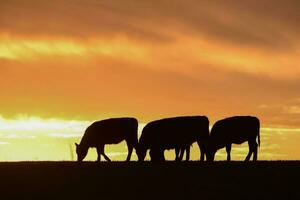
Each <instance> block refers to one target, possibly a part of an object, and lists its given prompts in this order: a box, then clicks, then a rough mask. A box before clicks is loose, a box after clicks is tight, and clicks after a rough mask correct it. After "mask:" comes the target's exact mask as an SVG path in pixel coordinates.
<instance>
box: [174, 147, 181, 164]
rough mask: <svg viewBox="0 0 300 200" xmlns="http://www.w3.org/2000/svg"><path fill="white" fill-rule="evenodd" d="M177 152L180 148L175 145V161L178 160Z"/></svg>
mask: <svg viewBox="0 0 300 200" xmlns="http://www.w3.org/2000/svg"><path fill="white" fill-rule="evenodd" d="M179 153H180V148H179V147H176V148H175V156H176V157H175V161H178V160H179Z"/></svg>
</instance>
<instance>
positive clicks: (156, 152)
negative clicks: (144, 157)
mask: <svg viewBox="0 0 300 200" xmlns="http://www.w3.org/2000/svg"><path fill="white" fill-rule="evenodd" d="M149 154H150V157H151V161H152V162H161V161H165V157H164V150H160V149H155V148H152V149H150V152H149Z"/></svg>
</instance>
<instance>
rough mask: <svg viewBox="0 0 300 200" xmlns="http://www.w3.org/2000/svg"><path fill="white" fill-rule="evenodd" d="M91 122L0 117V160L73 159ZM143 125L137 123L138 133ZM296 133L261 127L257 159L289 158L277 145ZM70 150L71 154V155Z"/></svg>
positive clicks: (116, 152) (241, 150) (237, 148)
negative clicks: (77, 143)
mask: <svg viewBox="0 0 300 200" xmlns="http://www.w3.org/2000/svg"><path fill="white" fill-rule="evenodd" d="M91 123H92V122H91V121H78V120H67V119H43V118H40V117H34V116H25V115H23V116H18V117H16V118H13V119H6V118H3V117H0V151H1V154H0V160H6V161H8V160H15V161H17V160H70V159H72V157H73V159H74V157H75V152H74V148H75V147H74V142H80V139H81V137H82V135H83V133H84V130H85V129H86V128H87V126H89V125H90V124H91ZM145 124H146V123H144V122H140V123H139V130H138V133H139V136H140V134H141V131H142V129H143V127H144V126H145ZM299 133H300V128H274V127H262V128H261V147H260V149H259V158H260V159H264V160H265V159H267V160H270V159H293V157H292V155H290V156H289V155H288V154H287V152H288V151H290V149H293V148H295V147H294V146H284V145H281V144H282V141H284V140H285V138H286V137H289V139H291V138H295V141H296V140H297V138H298V135H299ZM41 149H42V150H41ZM50 149H52V150H50ZM49 150H50V151H49ZM279 150H280V151H279ZM247 152H248V145H247V143H244V144H243V145H234V146H233V148H232V157H233V159H235V160H243V159H244V158H245V156H246V154H247ZM70 153H71V154H73V155H72V156H71V157H70ZM106 153H107V154H108V155H110V156H111V157H113V159H114V160H123V159H124V158H125V157H126V155H127V148H126V143H125V142H122V143H120V144H118V145H108V146H107V148H106ZM165 156H166V159H168V160H172V159H173V157H174V150H170V151H165ZM198 157H199V149H198V147H197V144H196V143H195V144H193V146H192V149H191V159H192V160H197V159H199V158H198ZM95 158H96V152H95V150H94V149H91V150H90V153H89V154H88V157H87V158H86V160H95ZM147 158H148V159H149V157H147ZM225 158H226V152H225V150H224V149H222V150H220V151H218V153H217V155H216V159H217V160H224V159H225ZM136 159H137V158H136V155H135V154H133V160H136Z"/></svg>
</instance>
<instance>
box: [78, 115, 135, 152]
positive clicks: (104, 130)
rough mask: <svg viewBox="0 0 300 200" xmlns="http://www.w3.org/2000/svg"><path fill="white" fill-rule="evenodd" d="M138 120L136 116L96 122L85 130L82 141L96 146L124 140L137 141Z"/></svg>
mask: <svg viewBox="0 0 300 200" xmlns="http://www.w3.org/2000/svg"><path fill="white" fill-rule="evenodd" d="M137 127H138V122H137V120H136V119H135V118H110V119H105V120H101V121H97V122H94V123H93V124H91V125H90V126H89V127H88V128H87V129H86V131H85V134H84V136H83V138H82V140H81V143H83V144H85V145H88V146H91V147H95V146H98V145H101V144H117V143H120V142H121V141H122V140H124V139H126V140H130V141H132V144H136V143H137Z"/></svg>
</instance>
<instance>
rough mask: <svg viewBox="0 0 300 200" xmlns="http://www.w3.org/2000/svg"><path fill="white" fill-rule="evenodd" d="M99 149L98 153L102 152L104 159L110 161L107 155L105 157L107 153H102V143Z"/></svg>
mask: <svg viewBox="0 0 300 200" xmlns="http://www.w3.org/2000/svg"><path fill="white" fill-rule="evenodd" d="M99 149H100V153H101V154H102V156H103V157H104V159H105V160H107V161H111V160H110V159H109V157H107V155H105V153H104V145H103V146H101V147H100V148H99Z"/></svg>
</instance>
